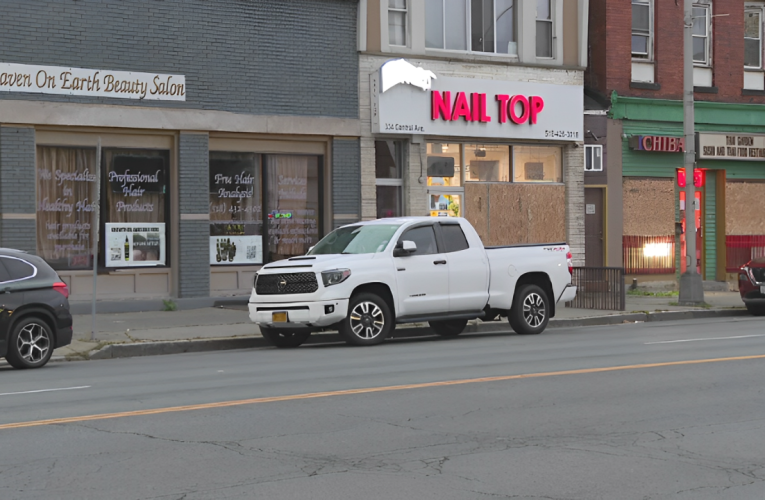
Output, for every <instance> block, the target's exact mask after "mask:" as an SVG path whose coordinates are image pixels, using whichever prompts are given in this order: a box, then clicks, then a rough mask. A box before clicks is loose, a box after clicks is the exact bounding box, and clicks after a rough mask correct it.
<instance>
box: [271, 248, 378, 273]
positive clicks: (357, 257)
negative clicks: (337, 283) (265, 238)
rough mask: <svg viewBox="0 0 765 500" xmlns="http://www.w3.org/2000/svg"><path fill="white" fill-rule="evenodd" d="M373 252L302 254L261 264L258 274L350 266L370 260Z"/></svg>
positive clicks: (325, 269) (313, 270)
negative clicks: (264, 264)
mask: <svg viewBox="0 0 765 500" xmlns="http://www.w3.org/2000/svg"><path fill="white" fill-rule="evenodd" d="M374 256H375V254H373V253H365V254H331V255H304V256H301V257H292V258H291V259H285V260H279V261H276V262H271V263H270V264H268V265H266V266H263V268H262V269H261V270H260V274H277V273H283V272H290V271H295V272H309V271H310V272H317V273H319V272H322V271H328V270H330V269H342V268H347V267H349V266H351V265H352V264H353V263H354V262H360V261H367V260H372V259H373V258H374Z"/></svg>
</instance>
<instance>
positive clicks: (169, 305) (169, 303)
mask: <svg viewBox="0 0 765 500" xmlns="http://www.w3.org/2000/svg"><path fill="white" fill-rule="evenodd" d="M162 305H163V306H164V309H163V311H177V310H178V304H176V303H175V301H174V300H172V299H170V300H165V299H162Z"/></svg>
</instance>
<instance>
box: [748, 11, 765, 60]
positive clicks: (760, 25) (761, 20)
mask: <svg viewBox="0 0 765 500" xmlns="http://www.w3.org/2000/svg"><path fill="white" fill-rule="evenodd" d="M764 11H765V4H744V16H746V15H747V14H748V13H752V12H756V13H757V14H758V15H759V16H760V22H759V29H758V34H759V37H758V38H757V39H756V40H758V41H759V50H758V51H757V53H758V55H759V56H760V64H759V65H758V66H747V65H746V40H755V39H754V38H750V37H747V36H746V28H744V69H745V70H754V71H757V70H762V69H763V57H762V56H763V43H762V42H763V35H764V34H765V33H763V31H764V30H763V12H764Z"/></svg>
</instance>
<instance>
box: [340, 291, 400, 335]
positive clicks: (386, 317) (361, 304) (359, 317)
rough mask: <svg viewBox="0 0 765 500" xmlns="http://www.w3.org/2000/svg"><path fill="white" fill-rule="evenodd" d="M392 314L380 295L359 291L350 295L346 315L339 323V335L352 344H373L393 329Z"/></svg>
mask: <svg viewBox="0 0 765 500" xmlns="http://www.w3.org/2000/svg"><path fill="white" fill-rule="evenodd" d="M393 322H394V320H393V314H392V313H391V310H390V307H388V304H387V303H386V302H385V300H383V299H382V298H381V297H380V296H378V295H375V294H373V293H360V294H358V295H354V296H353V297H351V302H350V304H348V316H346V318H345V319H344V320H343V321H342V323H340V328H339V330H340V335H342V336H343V338H344V339H345V341H346V342H348V343H349V344H353V345H375V344H379V343H381V342H382V341H384V340H385V339H386V338H387V337H388V335H390V332H391V330H392V329H393Z"/></svg>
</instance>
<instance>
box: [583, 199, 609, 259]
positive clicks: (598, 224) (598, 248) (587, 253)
mask: <svg viewBox="0 0 765 500" xmlns="http://www.w3.org/2000/svg"><path fill="white" fill-rule="evenodd" d="M584 203H585V205H584V207H585V210H584V214H585V215H584V263H585V264H584V265H585V266H587V267H603V266H604V265H605V259H604V258H603V257H604V255H603V189H602V188H585V189H584Z"/></svg>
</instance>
